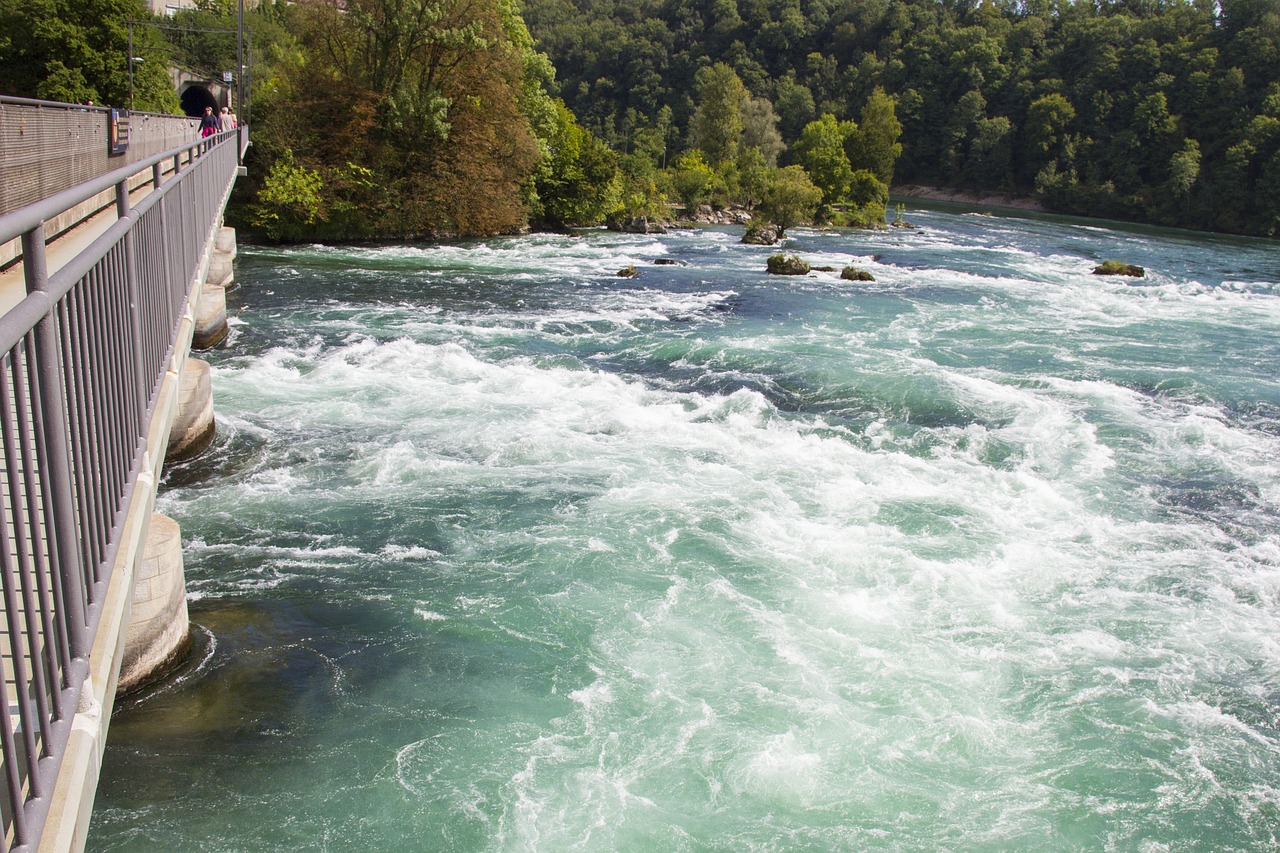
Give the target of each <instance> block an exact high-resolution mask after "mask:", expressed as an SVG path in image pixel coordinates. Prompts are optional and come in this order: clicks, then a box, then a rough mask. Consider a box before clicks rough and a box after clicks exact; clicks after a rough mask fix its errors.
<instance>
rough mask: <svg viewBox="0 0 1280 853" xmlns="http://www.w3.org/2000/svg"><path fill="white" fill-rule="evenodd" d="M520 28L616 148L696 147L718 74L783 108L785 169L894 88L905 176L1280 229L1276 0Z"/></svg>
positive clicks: (792, 4) (829, 3) (1120, 212)
mask: <svg viewBox="0 0 1280 853" xmlns="http://www.w3.org/2000/svg"><path fill="white" fill-rule="evenodd" d="M524 16H525V19H526V21H527V22H528V24H529V27H530V30H531V31H532V33H533V34H534V36H535V38H536V40H537V45H538V48H539V49H540V50H544V51H546V52H547V53H548V55H549V56H550V58H551V60H552V62H553V63H554V64H555V67H556V69H557V72H558V79H559V93H560V94H561V96H562V97H563V98H564V99H565V101H566V102H567V103H568V105H569V106H570V107H571V108H572V109H573V110H574V112H575V113H577V115H578V116H579V118H580V120H581V121H582V122H583V123H584V124H585V125H586V126H588V127H590V128H592V129H593V130H595V131H597V132H598V133H599V134H601V135H602V136H603V137H604V138H605V139H606V140H608V141H609V143H610V144H611V145H612V146H613V147H614V148H616V149H618V150H622V151H625V150H627V149H628V147H629V146H632V145H634V144H635V141H636V140H637V139H638V138H642V137H644V136H645V135H650V136H651V135H653V134H655V133H656V134H658V135H659V136H660V137H661V140H662V143H663V146H664V150H665V153H666V156H667V157H668V159H671V158H674V156H675V155H676V154H677V153H678V152H680V151H681V150H683V149H685V148H687V147H690V146H691V136H692V134H694V132H695V130H694V127H693V121H694V116H695V112H696V108H697V101H698V97H697V88H698V79H699V71H700V69H707V68H709V67H711V66H712V65H713V64H714V63H716V62H723V63H725V64H727V65H728V66H729V67H731V68H732V69H733V70H734V71H735V72H736V73H737V75H738V77H739V78H740V79H741V80H742V81H743V83H744V84H745V86H746V88H747V90H748V93H749V95H750V96H751V97H752V98H755V99H760V100H762V101H767V102H768V107H769V108H771V109H772V110H773V111H774V112H776V114H777V116H778V118H779V127H780V129H781V132H782V138H783V141H784V142H785V143H787V144H788V145H789V146H791V147H790V150H789V151H788V152H784V153H783V154H782V162H783V163H786V162H788V158H789V157H793V156H795V155H796V150H795V147H794V143H796V142H797V141H799V140H800V139H801V137H802V135H803V133H804V129H805V127H806V126H807V125H808V124H809V123H810V122H812V121H814V120H816V119H819V118H820V117H821V116H822V115H823V114H824V113H828V114H831V115H832V116H833V117H834V118H835V119H836V120H844V119H851V118H855V117H856V116H857V115H858V114H859V111H860V110H861V109H862V107H863V105H864V104H865V103H866V102H867V100H868V99H869V98H870V97H871V96H872V94H873V93H874V92H875V90H876V89H877V88H881V89H883V90H884V92H886V93H887V94H888V95H889V96H890V97H892V98H893V99H894V100H895V101H896V116H897V119H898V120H899V121H901V123H902V127H903V132H902V137H901V142H902V156H901V159H900V160H899V162H898V164H897V171H896V175H895V181H898V182H908V181H909V182H919V183H927V184H934V185H939V186H946V187H954V188H969V189H984V190H1002V191H1008V192H1015V193H1027V194H1030V193H1034V194H1035V195H1036V196H1038V197H1039V198H1040V199H1041V200H1042V201H1043V202H1044V203H1045V204H1046V205H1048V206H1049V207H1050V208H1052V209H1055V210H1059V211H1064V212H1071V213H1079V214H1085V215H1094V216H1107V217H1119V218H1130V219H1137V220H1145V221H1151V222H1157V223H1164V224H1176V225H1185V226H1190V227H1197V228H1209V229H1217V230H1224V231H1231V232H1238V233H1247V234H1265V235H1276V234H1277V233H1280V2H1277V0H1222V2H1221V3H1214V2H1210V0H1194V2H1185V0H1164V2H1161V0H1132V2H1117V3H1106V2H1096V3H1089V2H1075V3H1070V2H1054V1H1053V0H1026V2H998V3H993V2H983V3H980V4H976V3H968V2H964V1H963V0H944V2H938V0H525V5H524ZM703 73H704V74H705V73H706V72H705V71H703Z"/></svg>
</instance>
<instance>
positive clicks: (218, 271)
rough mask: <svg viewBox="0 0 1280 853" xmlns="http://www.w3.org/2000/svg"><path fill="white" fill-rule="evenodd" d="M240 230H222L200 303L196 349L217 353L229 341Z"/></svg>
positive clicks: (216, 239) (218, 236)
mask: <svg viewBox="0 0 1280 853" xmlns="http://www.w3.org/2000/svg"><path fill="white" fill-rule="evenodd" d="M235 258H236V229H234V228H226V227H223V228H219V229H218V233H217V234H216V235H215V237H214V244H213V251H212V252H211V253H210V255H209V268H208V270H207V271H206V272H205V276H204V286H203V287H202V288H201V291H200V298H199V300H198V301H197V302H196V309H195V318H196V322H195V330H194V332H193V333H192V336H191V346H192V348H194V349H201V350H204V349H213V348H214V347H216V346H217V345H218V344H220V343H222V342H223V341H224V340H226V338H227V287H229V286H230V285H231V284H232V282H234V281H235V267H234V264H233V262H234V261H235Z"/></svg>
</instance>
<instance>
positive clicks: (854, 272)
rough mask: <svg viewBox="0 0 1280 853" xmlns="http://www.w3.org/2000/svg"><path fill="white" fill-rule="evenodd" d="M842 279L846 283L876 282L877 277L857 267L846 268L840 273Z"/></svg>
mask: <svg viewBox="0 0 1280 853" xmlns="http://www.w3.org/2000/svg"><path fill="white" fill-rule="evenodd" d="M840 277H841V278H843V279H845V280H846V281H875V280H876V277H875V276H873V275H872V274H871V273H869V272H867V271H866V270H863V269H858V268H857V267H845V268H844V269H842V270H841V271H840Z"/></svg>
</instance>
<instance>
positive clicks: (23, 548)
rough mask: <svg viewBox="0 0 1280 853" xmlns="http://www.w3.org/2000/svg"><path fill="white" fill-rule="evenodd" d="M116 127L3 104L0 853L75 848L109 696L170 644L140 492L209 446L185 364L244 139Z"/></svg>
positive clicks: (182, 128)
mask: <svg viewBox="0 0 1280 853" xmlns="http://www.w3.org/2000/svg"><path fill="white" fill-rule="evenodd" d="M121 118H123V117H122V116H120V115H119V114H112V113H110V112H107V111H101V110H92V109H84V108H78V107H69V106H67V105H51V104H43V103H38V102H30V101H21V100H17V99H8V98H5V99H0V169H3V180H0V193H3V194H2V195H0V264H3V265H4V269H3V270H2V271H0V312H3V313H2V315H0V445H3V451H4V454H3V462H2V463H0V592H2V594H3V600H2V601H0V606H2V612H0V616H2V619H0V622H2V624H0V676H2V677H3V681H4V685H5V693H6V697H5V698H6V711H5V713H2V714H0V748H2V754H3V774H2V775H3V783H2V784H0V816H2V818H3V833H4V835H3V837H4V849H5V850H13V851H29V850H36V849H39V850H55V851H62V850H79V849H81V848H82V847H83V846H84V843H85V834H86V831H87V827H88V824H89V817H90V812H91V810H92V804H93V797H94V792H95V789H96V786H97V780H98V769H99V766H100V764H101V759H102V750H103V747H104V745H105V743H106V736H107V727H108V724H109V721H110V716H111V709H112V705H113V701H114V698H115V695H116V692H117V685H118V683H119V681H120V680H121V679H122V678H123V679H125V680H126V681H129V682H130V683H140V682H141V681H143V680H145V678H146V677H147V675H148V673H149V672H151V671H154V669H155V668H157V667H160V666H163V665H164V664H165V663H166V661H170V662H171V660H172V658H174V657H175V656H178V655H181V654H183V653H184V652H185V648H186V644H187V642H188V641H187V637H186V630H187V628H186V602H185V594H184V593H183V591H182V577H181V575H182V572H181V557H180V552H178V556H177V558H176V560H177V563H176V572H175V571H173V570H172V566H171V564H172V559H168V558H166V557H165V554H164V552H165V549H166V548H173V547H176V543H177V541H178V537H177V535H176V534H177V531H176V526H174V525H173V523H172V522H170V521H169V520H168V519H164V518H163V516H153V507H154V503H155V489H156V482H157V480H158V478H159V476H160V470H161V466H162V465H163V464H164V461H165V458H166V454H167V453H169V452H170V451H171V449H172V448H173V447H174V446H175V445H174V441H175V438H176V439H177V440H178V441H179V443H181V442H182V441H185V440H187V439H188V438H190V437H191V434H192V433H200V432H204V433H211V431H212V410H211V403H210V402H209V401H208V400H207V399H206V400H205V401H204V402H200V400H199V396H200V395H199V393H198V392H199V386H200V384H201V381H203V390H204V394H205V396H206V397H207V393H208V374H207V365H206V366H205V372H204V373H203V376H201V375H200V371H199V370H198V369H193V368H192V367H191V365H192V364H193V363H194V364H196V365H200V364H203V363H202V362H196V361H195V360H193V359H189V358H188V352H189V350H190V348H191V346H192V341H193V336H194V337H195V338H196V339H197V342H198V341H199V339H200V338H201V337H202V336H203V337H204V339H205V340H206V342H208V341H209V340H213V339H216V337H217V335H216V332H212V333H211V332H210V328H211V327H216V326H217V325H218V320H219V317H218V316H217V308H216V305H217V302H218V300H217V299H216V298H212V299H211V297H220V295H221V294H220V293H217V292H216V291H220V290H221V287H220V285H223V284H225V283H227V282H229V280H230V257H231V255H233V254H234V243H232V244H231V245H230V246H228V243H227V236H228V235H227V231H228V229H224V228H222V212H223V209H224V207H225V205H226V201H227V198H228V197H229V195H230V192H231V188H232V186H233V185H234V182H235V179H236V176H237V174H239V173H240V162H241V159H242V155H243V152H244V147H245V145H246V144H247V140H248V133H247V129H246V128H241V129H239V130H235V131H228V132H226V133H223V134H220V135H219V136H217V137H214V138H212V139H211V140H208V141H204V142H202V141H200V140H199V139H198V137H197V134H196V132H195V127H194V125H193V124H192V120H190V119H186V118H179V117H167V116H143V115H140V114H135V115H134V116H132V117H129V118H130V121H129V124H130V125H132V126H131V127H129V128H127V130H128V131H131V133H130V138H129V145H128V147H127V148H124V149H123V150H122V146H121V145H120V142H121V140H120V138H119V135H120V133H121V131H122V130H124V129H125V128H122V126H121V122H120V119H121ZM210 305H214V306H215V307H214V308H212V309H210ZM221 305H222V308H221V311H222V313H221V316H220V321H221V328H222V329H223V330H224V332H225V324H226V317H225V302H222V303H221ZM211 317H212V319H210V318H211ZM211 335H212V337H211ZM193 374H194V378H193ZM193 389H195V392H194V393H193ZM193 400H194V401H195V402H194V403H193V402H192V401H193ZM193 406H194V407H195V408H196V409H205V408H207V409H208V412H207V422H204V421H202V420H201V417H202V413H201V412H199V411H197V412H196V413H195V414H194V415H193V414H192V412H191V411H190V410H191V409H192V407H193ZM166 543H167V544H166ZM166 559H168V563H169V564H170V565H169V567H168V568H166ZM175 584H176V586H175ZM122 666H123V668H124V673H125V674H124V675H123V676H122V674H121V673H122Z"/></svg>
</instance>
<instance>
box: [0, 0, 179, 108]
mask: <svg viewBox="0 0 1280 853" xmlns="http://www.w3.org/2000/svg"><path fill="white" fill-rule="evenodd" d="M131 19H132V20H136V21H149V20H151V13H150V10H149V9H148V7H147V5H146V4H145V3H144V2H143V0H0V33H4V37H3V38H4V50H3V51H0V86H2V87H3V89H2V91H3V92H4V93H5V94H8V95H18V96H23V97H31V98H46V99H50V100H60V101H70V102H83V101H86V100H92V101H93V102H94V103H95V104H108V105H112V106H118V107H128V106H129V66H130V61H129V27H128V22H129V21H130V20H131ZM133 46H134V55H135V56H140V57H142V58H143V61H142V62H140V63H134V68H133V95H134V106H135V107H136V108H137V109H140V110H151V111H155V112H177V111H178V98H177V95H176V94H175V93H174V91H173V86H172V83H171V82H170V81H169V75H168V74H167V73H166V72H165V66H166V64H167V63H168V57H169V49H168V47H167V45H166V44H165V42H164V39H163V38H162V37H161V36H160V33H159V31H158V30H155V29H154V28H152V27H147V26H135V27H134V33H133Z"/></svg>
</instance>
